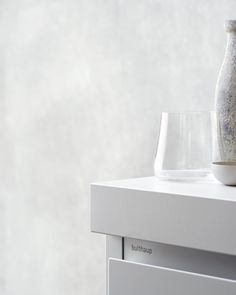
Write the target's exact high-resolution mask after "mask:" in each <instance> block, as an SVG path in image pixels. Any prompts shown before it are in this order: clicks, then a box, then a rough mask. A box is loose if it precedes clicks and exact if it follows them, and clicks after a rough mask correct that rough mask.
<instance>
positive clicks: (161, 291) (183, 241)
mask: <svg viewBox="0 0 236 295" xmlns="http://www.w3.org/2000/svg"><path fill="white" fill-rule="evenodd" d="M91 230H92V231H93V232H97V233H102V234H106V235H107V258H106V259H107V267H108V268H107V295H118V294H119V295H141V294H142V295H152V294H153V295H154V294H155V295H180V294H181V295H236V235H235V232H236V187H226V186H223V185H221V184H219V183H214V182H212V183H210V182H209V183H207V182H202V183H201V182H196V183H184V182H168V181H160V180H158V179H157V178H155V177H146V178H140V179H127V180H120V181H112V182H104V183H96V184H92V186H91ZM150 248H151V249H152V251H150ZM150 253H152V254H150Z"/></svg>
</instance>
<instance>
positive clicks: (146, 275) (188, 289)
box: [109, 259, 236, 295]
mask: <svg viewBox="0 0 236 295" xmlns="http://www.w3.org/2000/svg"><path fill="white" fill-rule="evenodd" d="M121 294H122V295H156V294H160V295H173V294H175V295H200V294H201V295H235V294H236V281H231V280H225V279H219V278H215V277H211V276H205V275H198V274H193V273H188V272H183V271H176V270H171V269H168V268H162V267H155V266H149V265H145V264H139V263H132V262H126V261H122V260H117V259H110V262H109V295H121Z"/></svg>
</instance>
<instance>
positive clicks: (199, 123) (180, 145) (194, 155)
mask: <svg viewBox="0 0 236 295" xmlns="http://www.w3.org/2000/svg"><path fill="white" fill-rule="evenodd" d="M212 124H213V112H207V111H206V112H181V113H177V112H176V113H167V112H163V113H162V116H161V126H160V134H159V140H158V146H157V153H156V158H155V163H154V170H155V175H156V176H157V177H159V178H162V179H169V180H191V181H192V180H199V179H202V178H205V177H207V176H209V175H211V162H212Z"/></svg>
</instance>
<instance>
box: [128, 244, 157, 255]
mask: <svg viewBox="0 0 236 295" xmlns="http://www.w3.org/2000/svg"><path fill="white" fill-rule="evenodd" d="M131 249H132V251H138V252H143V253H147V254H149V255H151V254H152V249H151V248H145V247H143V246H140V245H134V244H132V245H131Z"/></svg>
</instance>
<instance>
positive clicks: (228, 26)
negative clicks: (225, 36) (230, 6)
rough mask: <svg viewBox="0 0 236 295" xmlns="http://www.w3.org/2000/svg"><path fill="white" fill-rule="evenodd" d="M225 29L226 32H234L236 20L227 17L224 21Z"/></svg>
mask: <svg viewBox="0 0 236 295" xmlns="http://www.w3.org/2000/svg"><path fill="white" fill-rule="evenodd" d="M225 31H226V32H236V20H235V19H228V20H226V21H225Z"/></svg>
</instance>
